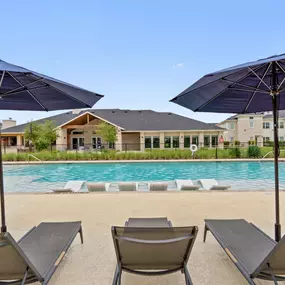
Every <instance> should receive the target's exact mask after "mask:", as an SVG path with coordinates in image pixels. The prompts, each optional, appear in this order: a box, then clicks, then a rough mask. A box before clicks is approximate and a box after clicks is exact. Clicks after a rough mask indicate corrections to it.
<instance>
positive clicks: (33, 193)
mask: <svg viewBox="0 0 285 285" xmlns="http://www.w3.org/2000/svg"><path fill="white" fill-rule="evenodd" d="M274 191H275V190H274V189H267V190H265V189H260V190H245V189H241V190H238V189H233V190H203V189H202V190H184V191H182V190H167V191H93V192H87V191H86V192H83V191H82V192H74V193H53V192H33V191H31V192H5V195H52V196H54V195H55V196H61V195H65V196H66V195H71V196H73V195H86V194H89V195H104V194H107V195H108V194H117V195H119V194H122V195H123V194H135V193H140V194H142V195H143V194H148V195H155V194H179V193H180V194H181V193H189V194H190V193H193V194H194V193H196V194H197V193H201V194H206V193H244V192H252V193H264V194H266V195H268V194H274ZM280 192H285V190H282V189H280Z"/></svg>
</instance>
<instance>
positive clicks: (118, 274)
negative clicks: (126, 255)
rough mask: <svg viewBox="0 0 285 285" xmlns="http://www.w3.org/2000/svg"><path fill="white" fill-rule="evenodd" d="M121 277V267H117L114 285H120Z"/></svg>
mask: <svg viewBox="0 0 285 285" xmlns="http://www.w3.org/2000/svg"><path fill="white" fill-rule="evenodd" d="M119 276H120V269H119V265H117V266H116V271H115V275H114V279H113V283H112V285H118V278H119Z"/></svg>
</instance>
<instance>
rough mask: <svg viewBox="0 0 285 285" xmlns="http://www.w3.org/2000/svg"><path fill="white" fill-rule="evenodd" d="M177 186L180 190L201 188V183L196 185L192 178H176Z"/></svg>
mask: <svg viewBox="0 0 285 285" xmlns="http://www.w3.org/2000/svg"><path fill="white" fill-rule="evenodd" d="M175 183H176V186H177V189H178V190H199V189H200V188H201V186H200V185H194V184H193V182H192V180H181V179H176V180H175Z"/></svg>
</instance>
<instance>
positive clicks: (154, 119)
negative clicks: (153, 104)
mask: <svg viewBox="0 0 285 285" xmlns="http://www.w3.org/2000/svg"><path fill="white" fill-rule="evenodd" d="M85 112H90V113H92V114H94V115H95V116H98V117H100V118H102V119H104V120H106V121H109V122H110V123H112V124H114V125H117V126H119V127H121V128H123V129H124V130H128V131H156V130H162V131H172V130H173V131H174V130H181V131H182V130H222V128H219V127H217V126H215V125H214V124H207V123H204V122H201V121H197V120H193V119H190V118H187V117H183V116H180V115H177V114H174V113H169V112H155V111H152V110H121V109H90V110H83V111H81V112H80V113H79V114H78V115H81V114H83V113H85ZM78 115H76V114H72V112H67V113H63V114H59V115H56V116H52V117H48V118H45V119H41V120H37V121H35V122H37V123H44V122H45V121H46V120H52V121H54V122H55V124H56V125H57V126H60V125H63V124H64V123H66V122H68V121H70V120H72V119H74V118H76V117H77V116H78ZM25 126H26V124H22V125H18V126H15V127H11V128H7V129H4V130H3V133H8V132H9V133H10V132H23V131H24V129H25Z"/></svg>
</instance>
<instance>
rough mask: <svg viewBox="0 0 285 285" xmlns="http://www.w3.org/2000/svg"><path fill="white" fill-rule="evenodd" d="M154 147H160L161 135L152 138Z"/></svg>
mask: <svg viewBox="0 0 285 285" xmlns="http://www.w3.org/2000/svg"><path fill="white" fill-rule="evenodd" d="M152 147H153V148H160V143H159V137H153V138H152Z"/></svg>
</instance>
